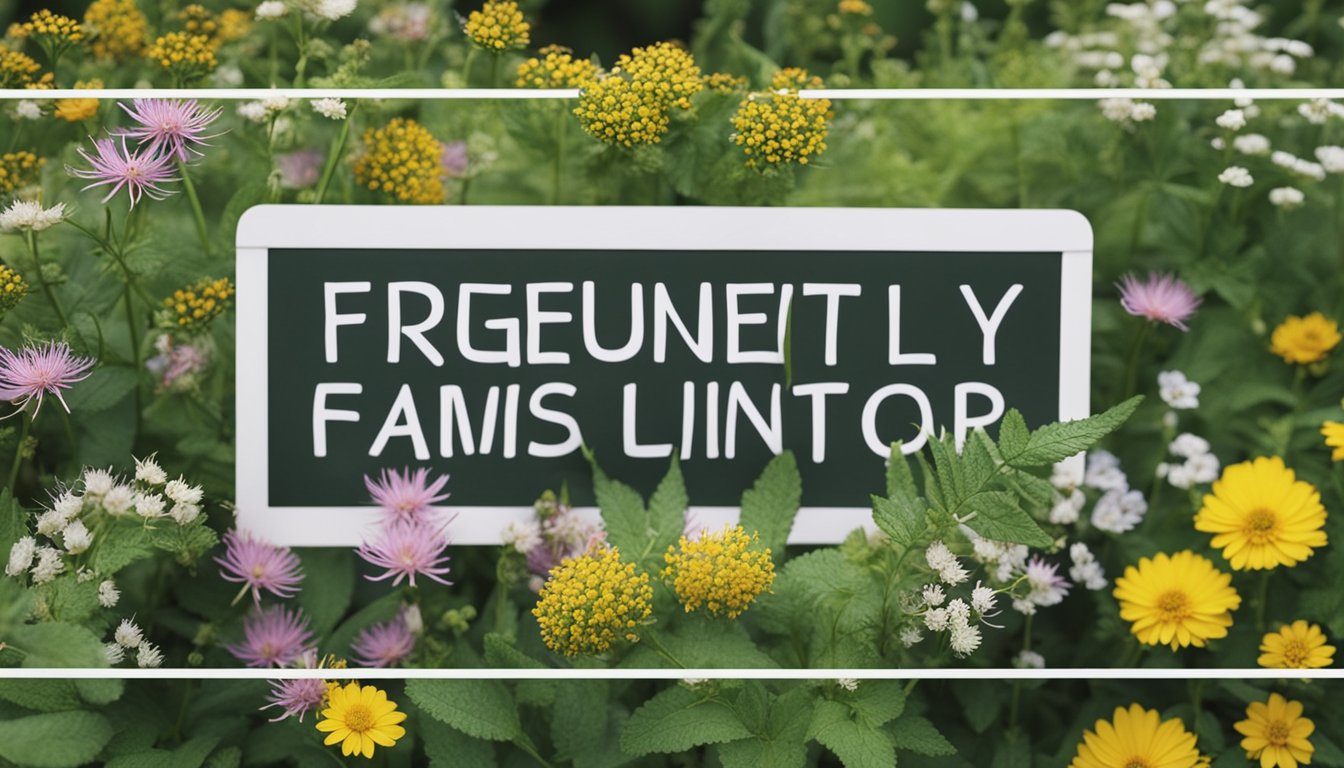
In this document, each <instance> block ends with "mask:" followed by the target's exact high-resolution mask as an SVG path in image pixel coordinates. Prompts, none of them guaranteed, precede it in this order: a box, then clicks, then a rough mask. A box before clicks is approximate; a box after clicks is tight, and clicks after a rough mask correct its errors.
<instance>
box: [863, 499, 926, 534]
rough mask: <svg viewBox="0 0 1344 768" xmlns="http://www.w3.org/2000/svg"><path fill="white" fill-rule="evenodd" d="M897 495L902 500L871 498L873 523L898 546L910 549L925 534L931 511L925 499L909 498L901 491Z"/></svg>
mask: <svg viewBox="0 0 1344 768" xmlns="http://www.w3.org/2000/svg"><path fill="white" fill-rule="evenodd" d="M896 494H899V495H900V497H901V498H890V499H884V498H882V497H881V496H873V497H871V498H872V502H873V522H874V523H876V524H877V527H878V528H880V529H881V530H882V532H883V533H885V534H886V535H887V537H888V538H890V539H891V540H892V541H893V542H895V543H896V544H897V545H898V546H901V547H908V546H910V544H911V543H913V542H914V541H915V540H916V539H918V538H919V536H920V534H922V533H923V532H924V527H925V520H924V516H925V515H927V514H928V511H929V509H928V507H927V506H926V505H925V504H924V500H923V499H918V498H912V497H908V496H906V495H905V491H903V490H901V489H896Z"/></svg>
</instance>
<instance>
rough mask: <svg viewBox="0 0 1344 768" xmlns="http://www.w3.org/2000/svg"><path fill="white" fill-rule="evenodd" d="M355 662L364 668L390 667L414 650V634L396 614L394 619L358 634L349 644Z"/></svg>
mask: <svg viewBox="0 0 1344 768" xmlns="http://www.w3.org/2000/svg"><path fill="white" fill-rule="evenodd" d="M350 650H351V651H353V652H354V657H355V661H356V662H358V663H359V664H360V665H361V666H365V667H390V666H392V665H393V664H396V663H397V662H398V661H401V660H402V659H404V658H406V657H407V656H409V655H411V651H414V650H415V633H413V632H411V627H410V625H408V624H407V623H406V619H405V618H404V617H403V616H402V615H401V614H398V615H397V617H396V618H394V619H392V620H391V621H388V622H384V623H382V624H374V625H373V626H371V627H369V628H368V629H365V630H364V631H363V632H360V633H359V635H357V636H356V637H355V640H354V642H352V643H351V644H350Z"/></svg>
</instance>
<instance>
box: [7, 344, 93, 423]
mask: <svg viewBox="0 0 1344 768" xmlns="http://www.w3.org/2000/svg"><path fill="white" fill-rule="evenodd" d="M91 368H93V359H92V358H88V357H80V356H78V355H76V354H73V353H72V352H71V351H70V347H69V345H67V344H66V343H65V342H63V341H49V342H47V343H46V344H39V345H37V346H33V347H24V348H23V349H21V350H19V351H18V352H13V351H11V350H8V349H5V348H4V347H0V399H4V400H8V401H10V402H12V403H14V404H15V405H17V406H18V407H19V410H23V408H24V407H25V406H27V405H28V403H30V402H32V401H33V400H34V399H36V400H37V406H36V407H34V408H33V418H36V417H37V412H38V411H39V410H41V408H42V398H43V397H44V396H45V395H48V394H50V395H55V396H56V399H57V400H59V401H60V402H61V406H62V407H63V408H65V412H66V413H69V412H70V406H69V405H66V403H65V398H64V397H62V396H61V390H62V389H69V388H70V385H71V384H74V383H75V382H77V381H83V380H84V379H86V378H88V376H89V372H90V369H91ZM20 401H21V402H20ZM11 415H12V414H11Z"/></svg>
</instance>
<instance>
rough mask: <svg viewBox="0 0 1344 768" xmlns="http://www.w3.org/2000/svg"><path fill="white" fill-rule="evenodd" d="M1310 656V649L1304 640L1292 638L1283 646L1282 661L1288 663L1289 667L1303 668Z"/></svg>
mask: <svg viewBox="0 0 1344 768" xmlns="http://www.w3.org/2000/svg"><path fill="white" fill-rule="evenodd" d="M1310 655H1311V649H1310V648H1308V647H1307V643H1306V641H1304V640H1299V639H1297V638H1293V639H1292V640H1288V641H1287V642H1285V643H1284V644H1283V660H1284V661H1286V662H1288V666H1290V667H1301V666H1303V665H1304V664H1306V661H1307V657H1308V656H1310Z"/></svg>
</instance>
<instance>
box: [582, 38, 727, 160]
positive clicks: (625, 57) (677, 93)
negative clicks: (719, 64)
mask: <svg viewBox="0 0 1344 768" xmlns="http://www.w3.org/2000/svg"><path fill="white" fill-rule="evenodd" d="M704 87H705V80H704V78H703V77H701V75H700V68H699V67H698V66H696V64H695V59H694V58H693V57H692V56H691V54H690V53H689V52H687V51H685V50H683V49H681V48H678V47H677V46H675V45H672V44H671V43H657V44H655V45H650V46H648V47H646V48H635V49H634V50H632V51H631V52H630V53H629V54H621V56H620V58H619V59H617V61H616V66H615V67H613V68H612V70H611V73H610V74H608V75H606V76H605V77H602V78H600V79H598V80H596V81H595V82H591V83H589V84H587V85H585V86H584V89H583V93H582V94H581V95H580V96H579V105H578V106H577V107H576V108H575V109H574V114H575V115H576V116H577V117H578V118H579V120H580V122H582V123H583V129H584V130H585V131H587V132H588V133H589V134H590V135H592V136H593V137H595V138H597V139H598V140H600V141H602V142H604V143H606V144H612V145H616V146H622V147H633V146H635V145H636V144H656V143H658V142H659V141H661V140H662V136H663V134H664V133H666V132H667V129H668V125H669V124H670V121H671V111H672V110H673V109H689V108H690V106H691V97H692V96H694V95H695V94H696V93H699V92H700V91H701V90H703V89H704Z"/></svg>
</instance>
